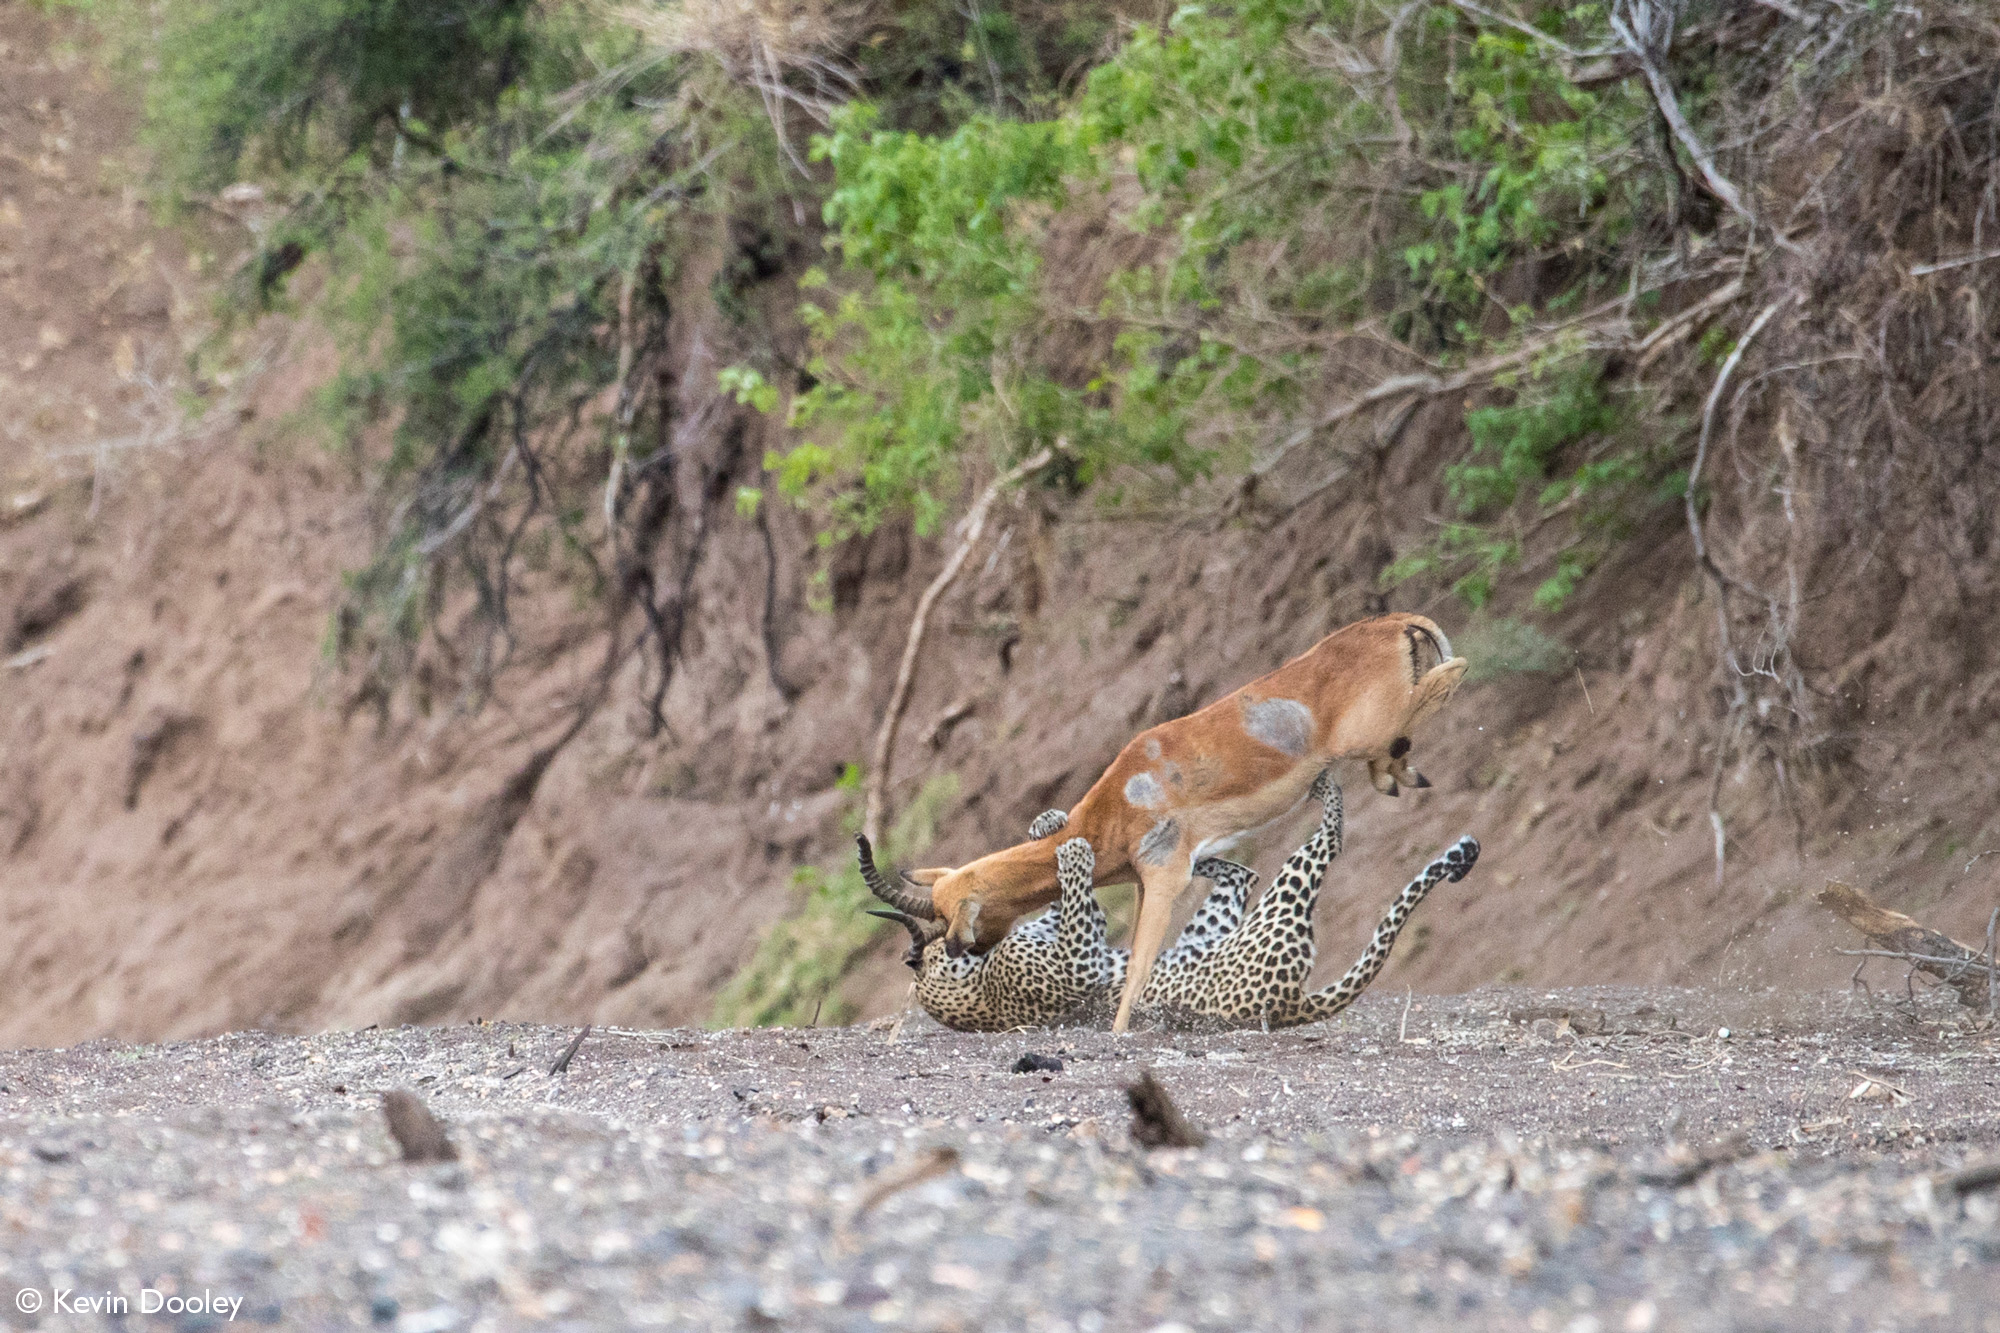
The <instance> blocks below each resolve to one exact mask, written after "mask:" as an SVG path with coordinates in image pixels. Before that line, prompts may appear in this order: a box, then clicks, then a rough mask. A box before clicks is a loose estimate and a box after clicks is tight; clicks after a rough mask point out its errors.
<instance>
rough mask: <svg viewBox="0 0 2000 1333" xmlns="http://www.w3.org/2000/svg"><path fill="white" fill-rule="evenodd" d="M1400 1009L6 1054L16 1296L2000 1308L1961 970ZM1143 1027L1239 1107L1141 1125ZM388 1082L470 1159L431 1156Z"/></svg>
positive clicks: (1907, 1319)
mask: <svg viewBox="0 0 2000 1333" xmlns="http://www.w3.org/2000/svg"><path fill="white" fill-rule="evenodd" d="M1405 1005H1406V1001H1405V1000H1404V999H1403V998H1401V997H1392V996H1380V995H1378V996H1372V997H1369V998H1368V999H1365V1000H1364V1001H1363V1002H1362V1003H1361V1004H1360V1005H1358V1006H1356V1008H1355V1009H1354V1010H1352V1011H1350V1012H1349V1014H1348V1015H1346V1016H1344V1017H1343V1019H1342V1020H1340V1021H1339V1022H1337V1023H1334V1024H1331V1025H1327V1026H1324V1027H1321V1028H1316V1029H1303V1030H1298V1031H1292V1032H1284V1033H1274V1034H1264V1033H1256V1032H1250V1033H1242V1032H1238V1033H1227V1034H1220V1035H1212V1036H1184V1035H1166V1034H1133V1035H1131V1036H1128V1037H1123V1038H1113V1037H1111V1036H1110V1035H1108V1034H1105V1033H1098V1032H1035V1033H1023V1034H1009V1035H1000V1036H975V1035H966V1034H959V1033H951V1032H946V1031H943V1030H941V1029H938V1028H936V1027H934V1026H930V1025H928V1024H927V1021H925V1020H921V1019H917V1018H913V1019H910V1020H909V1021H908V1022H907V1023H905V1024H904V1025H903V1026H901V1027H900V1028H897V1027H894V1026H892V1025H888V1024H883V1025H877V1026H876V1027H875V1028H871V1029H863V1028H848V1029H820V1030H801V1029H787V1030H778V1029H764V1030H755V1031H736V1032H719V1033H704V1032H693V1031H668V1032H644V1033H641V1032H631V1031H626V1030H621V1029H604V1028H599V1029H597V1030H595V1031H593V1032H592V1033H591V1034H590V1036H589V1038H588V1039H587V1040H586V1041H585V1042H584V1044H583V1045H582V1046H581V1047H580V1048H579V1049H578V1051H577V1052H576V1055H575V1057H574V1059H573V1061H572V1063H571V1065H570V1067H569V1069H568V1070H567V1072H565V1073H563V1074H561V1075H551V1074H549V1073H548V1072H547V1070H548V1069H549V1066H550V1064H551V1063H552V1062H553V1061H554V1059H555V1058H556V1056H557V1055H559V1054H560V1053H561V1052H562V1050H563V1049H564V1048H565V1047H566V1046H567V1045H568V1044H569V1043H570V1041H571V1040H572V1039H573V1037H574V1036H575V1029H565V1028H548V1027H536V1026H524V1025H519V1024H512V1023H474V1024H467V1025H463V1026H458V1027H452V1028H416V1027H406V1028H399V1029H395V1030H389V1031H374V1030H371V1031H365V1032H338V1033H327V1034H324V1035H320V1036H312V1037H296V1036H284V1035H278V1034H272V1033H261V1032H258V1033H236V1034H231V1035H227V1036H222V1037H216V1038H212V1039H207V1040H201V1041H189V1042H176V1043H170V1044H165V1045H158V1046H129V1045H121V1044H116V1043H109V1042H98V1043H92V1044H90V1045H86V1046H79V1047H74V1048H71V1049H68V1050H53V1051H49V1050H40V1051H37V1050H25V1051H15V1052H8V1053H0V1318H5V1319H8V1320H11V1321H13V1324H14V1325H15V1326H17V1327H23V1328H51V1329H57V1328H60V1329H68V1328H98V1327H164V1328H177V1329H188V1330H193V1329H206V1328H223V1327H230V1326H237V1325H251V1326H257V1325H268V1326H283V1327H286V1328H306V1329H312V1328H381V1329H396V1330H403V1333H422V1331H426V1330H428V1331H430V1333H442V1331H443V1330H451V1329H485V1328H492V1329H510V1328H525V1327H530V1326H534V1327H548V1326H554V1327H573V1328H579V1329H586V1328H587V1329H600V1328H602V1329H622V1328H645V1327H671V1328H699V1329H745V1328H749V1329H756V1328H787V1329H790V1328H805V1329H819V1328H836V1329H876V1328H911V1329H937V1330H969V1329H975V1328H979V1329H985V1328H993V1329H1021V1330H1049V1331H1050V1333H1055V1331H1056V1330H1075V1331H1077V1333H1092V1331H1093V1330H1126V1329H1131V1330H1153V1331H1155V1333H1177V1331H1179V1330H1196V1329H1216V1330H1224V1329H1229V1330H1233V1329H1246V1328H1258V1329H1343V1330H1355V1329H1361V1330H1365V1329H1395V1330H1398V1333H1403V1331H1405V1330H1411V1329H1429V1328H1446V1327H1450V1328H1478V1329H1501V1330H1506V1329H1533V1330H1563V1331H1566V1333H1590V1331H1591V1330H1595V1331H1596V1333H1618V1331H1619V1330H1632V1331H1634V1333H1646V1331H1647V1330H1677V1329H1714V1328H1736V1327H1744V1328H1758V1329H1766V1328H1769V1329H1794V1328H1796V1329H1812V1330H1832V1329H1852V1330H1857V1333H1872V1331H1873V1330H1878V1329H1919V1328H1938V1329H1953V1330H1961V1329H1972V1330H1982V1333H1986V1331H1990V1333H2000V1188H1995V1187H1994V1186H1993V1184H1992V1181H1991V1177H1992V1174H1993V1173H1991V1172H1988V1173H1986V1179H1987V1183H1985V1184H1982V1183H1981V1179H1982V1178H1981V1176H1980V1174H1979V1172H1978V1170H1977V1168H1979V1167H1981V1166H1982V1165H1984V1164H1988V1163H1991V1162H1993V1161H1995V1160H1996V1159H2000V1042H1996V1039H1995V1036H1994V1034H1993V1033H1992V1031H1990V1030H1987V1029H1982V1028H1980V1027H1979V1026H1978V1025H1977V1024H1976V1023H1974V1022H1973V1021H1972V1020H1971V1019H1969V1018H1967V1017H1966V1016H1964V1014H1963V1012H1962V1011H1960V1010H1958V1009H1956V1008H1955V1007H1953V1006H1951V1005H1949V1004H1946V1003H1943V1002H1940V1001H1936V1000H1934V999H1931V998H1928V997H1919V998H1918V999H1917V1000H1916V1001H1915V1002H1910V1003H1905V1004H1904V1005H1902V1006H1901V1007H1894V1006H1890V1005H1888V1004H1885V1003H1883V1002H1881V1001H1878V1000H1869V999H1866V998H1864V997H1858V996H1852V997H1851V996H1845V995H1827V996H1817V995H1812V996H1800V995H1791V996H1780V995H1774V994H1752V995H1744V994H1728V995H1721V994H1705V993H1698V992H1690V991H1664V990H1648V991H1641V990H1624V989H1620V990H1606V989H1595V990H1570V991H1557V992H1547V991H1524V990H1518V989H1488V990H1482V991H1479V992H1475V993H1473V994H1471V995H1465V996H1452V997H1428V996H1427V997H1421V998H1412V999H1410V1000H1408V1001H1407V1008H1406V1007H1405ZM1029 1054H1038V1055H1044V1056H1049V1057H1053V1058H1055V1059H1059V1060H1061V1061H1062V1067H1061V1068H1060V1069H1052V1068H1051V1069H1032V1068H1031V1069H1030V1070H1029V1072H1025V1073H1017V1072H1014V1070H1015V1067H1016V1065H1017V1062H1020V1061H1021V1059H1022V1057H1023V1056H1025V1055H1029ZM1145 1068H1150V1069H1152V1070H1153V1072H1154V1074H1155V1076H1156V1078H1157V1079H1158V1081H1159V1082H1160V1083H1161V1084H1162V1085H1163V1086H1164V1087H1165V1088H1166V1089H1167V1090H1168V1092H1169V1093H1170V1094H1171V1096H1172V1097H1173V1098H1174V1100H1175V1101H1176V1102H1177V1103H1178V1105H1179V1106H1180V1108H1181V1109H1182V1111H1184V1112H1185V1113H1186V1114H1187V1115H1188V1117H1189V1118H1190V1119H1191V1120H1193V1121H1194V1122H1195V1123H1196V1124H1197V1125H1199V1126H1200V1127H1202V1128H1203V1129H1204V1130H1205V1131H1206V1132H1207V1133H1208V1135H1209V1141H1208V1144H1207V1146H1205V1147H1203V1148H1199V1149H1189V1150H1160V1151H1154V1152H1147V1151H1145V1150H1143V1149H1140V1148H1138V1147H1137V1146H1135V1145H1134V1144H1133V1142H1132V1140H1131V1138H1130V1136H1129V1133H1128V1130H1127V1125H1128V1122H1129V1111H1128V1110H1127V1102H1126V1098H1125V1095H1124V1088H1125V1086H1126V1084H1128V1083H1129V1082H1131V1081H1132V1080H1134V1079H1135V1078H1136V1077H1137V1076H1138V1074H1139V1072H1140V1071H1141V1070H1142V1069H1145ZM396 1088H404V1089H408V1090H410V1091H412V1092H414V1093H415V1094H416V1095H417V1096H418V1097H419V1098H421V1099H422V1100H423V1102H424V1103H425V1105H426V1106H428V1107H429V1109H430V1110H431V1111H432V1112H434V1113H435V1114H436V1115H437V1116H438V1117H439V1118H440V1119H441V1120H442V1121H443V1122H444V1126H445V1130H446V1133H447V1134H448V1135H449V1136H450V1137H451V1139H452V1141H453V1143H454V1144H455V1146H456V1148H457V1150H458V1153H459V1156H460V1160H458V1161H456V1162H447V1163H438V1164H426V1165H413V1164H406V1163H404V1162H403V1161H402V1160H401V1155H400V1153H399V1151H398V1149H397V1147H396V1144H395V1143H394V1142H393V1141H392V1140H391V1138H390V1136H389V1133H388V1128H387V1124H386V1122H385V1119H384V1116H383V1113H382V1108H381V1100H382V1093H383V1092H385V1091H388V1090H391V1089H396ZM1954 1181H1956V1182H1957V1184H1956V1185H1955V1184H1954ZM1959 1186H1964V1187H1966V1190H1967V1192H1964V1193H1961V1192H1960V1189H1959ZM59 1292H63V1293H67V1294H66V1295H63V1296H61V1297H60V1302H61V1303H60V1305H58V1299H59V1298H58V1293H59ZM119 1302H123V1317H122V1318H121V1311H120V1306H119V1304H118V1303H119ZM37 1303H39V1308H35V1309H30V1308H29V1307H31V1306H36V1305H37ZM170 1303H172V1304H170ZM159 1307H167V1308H164V1309H159ZM154 1309H159V1312H158V1313H157V1314H150V1312H151V1311H153V1310H154ZM148 1314H150V1317H142V1316H143V1315H148Z"/></svg>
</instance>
